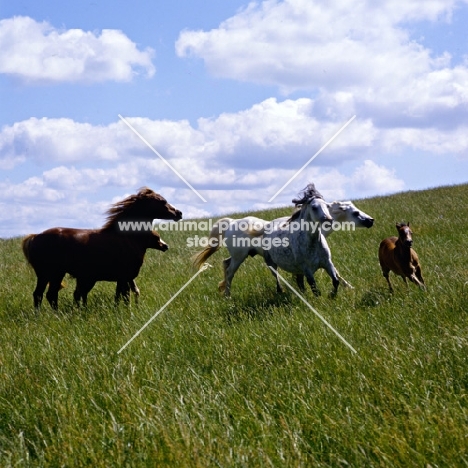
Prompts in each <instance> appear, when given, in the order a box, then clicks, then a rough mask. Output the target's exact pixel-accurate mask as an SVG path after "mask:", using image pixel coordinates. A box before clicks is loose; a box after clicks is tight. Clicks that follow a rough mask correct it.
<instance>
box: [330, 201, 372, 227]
mask: <svg viewBox="0 0 468 468" xmlns="http://www.w3.org/2000/svg"><path fill="white" fill-rule="evenodd" d="M328 208H329V210H330V214H331V215H332V216H333V219H334V220H335V221H339V222H346V221H347V222H352V223H354V225H355V226H356V227H366V228H370V227H372V226H373V225H374V218H372V217H371V216H369V215H368V214H366V213H364V211H361V210H360V209H359V208H357V207H356V206H355V205H354V203H353V202H351V201H334V202H332V203H329V204H328Z"/></svg>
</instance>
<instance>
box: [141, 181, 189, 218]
mask: <svg viewBox="0 0 468 468" xmlns="http://www.w3.org/2000/svg"><path fill="white" fill-rule="evenodd" d="M135 206H136V207H138V210H139V211H140V212H141V213H142V215H143V216H144V217H148V218H151V219H169V220H173V221H179V220H180V219H182V212H181V211H180V210H178V209H177V208H175V207H174V206H172V205H171V204H170V203H169V202H168V201H167V200H166V199H165V198H164V197H163V196H162V195H160V194H159V193H156V192H154V191H153V190H151V189H149V188H148V187H143V188H141V189H140V190H139V192H138V193H137V194H136V195H135ZM135 209H137V208H135Z"/></svg>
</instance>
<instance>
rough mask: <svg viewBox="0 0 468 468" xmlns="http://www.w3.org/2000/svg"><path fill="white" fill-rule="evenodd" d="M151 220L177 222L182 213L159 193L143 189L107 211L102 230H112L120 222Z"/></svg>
mask: <svg viewBox="0 0 468 468" xmlns="http://www.w3.org/2000/svg"><path fill="white" fill-rule="evenodd" d="M153 219H168V220H173V221H179V220H180V219H182V212H181V211H180V210H178V209H176V208H174V207H173V206H172V205H171V204H170V203H168V201H167V200H166V199H165V198H164V197H163V196H162V195H159V193H156V192H153V190H151V189H149V188H148V187H143V188H141V189H140V190H139V192H138V193H137V194H135V195H130V196H129V197H127V198H125V199H123V200H122V201H119V202H117V203H115V204H114V205H112V206H111V207H110V208H109V210H107V222H106V224H105V225H104V226H103V229H111V228H114V227H115V226H116V225H117V223H118V222H120V221H125V220H134V221H152V220H153Z"/></svg>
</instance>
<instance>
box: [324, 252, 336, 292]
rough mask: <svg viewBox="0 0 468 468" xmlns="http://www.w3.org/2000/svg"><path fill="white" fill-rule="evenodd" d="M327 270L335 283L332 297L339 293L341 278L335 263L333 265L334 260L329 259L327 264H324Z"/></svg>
mask: <svg viewBox="0 0 468 468" xmlns="http://www.w3.org/2000/svg"><path fill="white" fill-rule="evenodd" d="M324 268H325V271H326V272H327V273H328V276H330V278H331V280H332V283H333V291H332V293H331V294H332V297H334V296H336V295H337V294H338V286H339V285H340V280H339V278H338V272H337V271H336V268H335V265H333V263H332V261H331V260H329V261H328V262H327V263H326V265H325V266H324Z"/></svg>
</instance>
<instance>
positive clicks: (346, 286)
mask: <svg viewBox="0 0 468 468" xmlns="http://www.w3.org/2000/svg"><path fill="white" fill-rule="evenodd" d="M335 271H336V276H337V278H338V279H339V280H340V283H341V284H342V285H343V287H344V288H349V289H354V286H352V285H351V284H350V283H348V282H347V281H346V280H345V279H344V278H343V277H342V276H341V275H340V273H339V272H338V270H336V269H335Z"/></svg>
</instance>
